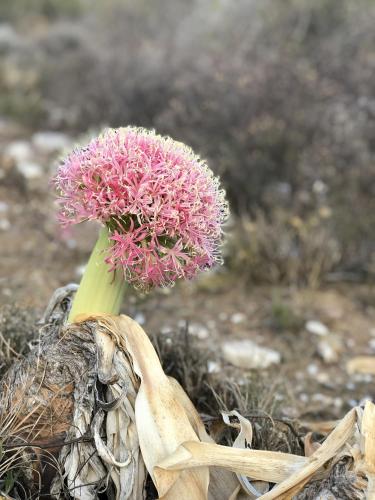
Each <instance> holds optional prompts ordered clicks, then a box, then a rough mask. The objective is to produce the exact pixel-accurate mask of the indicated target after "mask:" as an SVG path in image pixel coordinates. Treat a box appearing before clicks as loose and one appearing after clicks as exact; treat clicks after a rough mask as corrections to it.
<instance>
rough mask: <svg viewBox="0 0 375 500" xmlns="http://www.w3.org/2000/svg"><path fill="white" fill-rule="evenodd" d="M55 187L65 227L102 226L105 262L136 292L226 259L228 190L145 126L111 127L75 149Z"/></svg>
mask: <svg viewBox="0 0 375 500" xmlns="http://www.w3.org/2000/svg"><path fill="white" fill-rule="evenodd" d="M54 182H55V185H56V188H57V191H58V194H59V199H58V203H59V206H60V214H59V217H60V220H61V222H62V223H63V225H65V226H66V225H70V224H74V223H79V222H82V221H84V220H98V221H100V222H101V223H103V224H105V225H106V226H107V227H108V229H109V234H110V239H111V241H112V244H111V246H110V248H109V250H108V254H107V255H106V262H108V263H109V264H110V266H111V269H112V270H113V269H120V270H122V271H123V273H124V277H125V279H126V280H128V281H129V282H132V283H133V284H134V285H135V286H138V287H139V288H142V289H148V288H150V287H152V286H167V285H172V284H173V283H174V281H175V280H176V279H177V278H180V277H187V278H191V277H193V276H194V275H195V274H196V273H197V271H198V270H200V269H205V268H209V267H211V266H213V265H214V264H216V263H218V262H220V261H221V254H220V243H221V238H222V223H223V222H224V221H225V219H226V218H227V214H228V207H227V203H226V201H225V193H224V191H223V190H221V189H220V186H219V181H218V179H217V178H215V177H214V175H213V173H212V171H211V170H210V169H209V168H208V167H207V165H206V164H205V163H204V161H202V160H201V159H200V158H199V157H198V156H196V155H195V154H194V153H193V151H192V150H191V149H190V148H188V147H187V146H185V145H184V144H182V143H180V142H176V141H174V140H172V139H171V138H169V137H162V136H160V135H157V134H156V133H155V132H154V131H147V130H145V129H142V128H135V127H126V128H120V129H107V130H105V131H104V132H103V134H102V135H100V136H99V137H97V138H95V139H93V140H92V141H91V142H90V143H89V144H88V145H87V146H86V147H83V148H79V149H76V150H74V151H73V152H72V153H71V154H70V155H69V156H68V157H67V158H66V160H65V161H64V162H63V163H62V164H61V165H60V166H59V169H58V172H57V175H56V177H55V180H54Z"/></svg>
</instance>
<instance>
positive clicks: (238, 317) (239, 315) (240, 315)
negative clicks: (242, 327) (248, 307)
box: [230, 312, 246, 325]
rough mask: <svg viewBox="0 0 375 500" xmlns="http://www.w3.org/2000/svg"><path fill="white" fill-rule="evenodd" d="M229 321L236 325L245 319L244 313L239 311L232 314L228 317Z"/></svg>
mask: <svg viewBox="0 0 375 500" xmlns="http://www.w3.org/2000/svg"><path fill="white" fill-rule="evenodd" d="M230 320H231V322H232V323H233V324H234V325H238V324H239V323H243V322H244V321H245V320H246V315H245V314H243V313H240V312H237V313H234V314H232V316H231V317H230Z"/></svg>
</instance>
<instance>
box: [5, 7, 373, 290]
mask: <svg viewBox="0 0 375 500" xmlns="http://www.w3.org/2000/svg"><path fill="white" fill-rule="evenodd" d="M34 1H35V2H37V3H38V5H39V7H35V8H34V10H35V11H37V12H40V9H42V10H43V9H44V13H45V12H46V10H45V8H44V7H43V8H42V7H40V6H43V5H45V4H50V5H57V4H58V3H57V2H56V1H54V0H34ZM24 3H25V0H13V1H12V2H10V1H9V0H4V5H3V6H2V8H3V9H4V10H5V11H7V12H12V11H13V9H17V8H19V7H17V6H20V5H23V4H24ZM6 4H9V5H8V7H6ZM61 4H64V2H60V3H59V5H61ZM70 4H72V5H78V6H79V9H78V10H77V12H79V17H77V19H76V20H74V19H71V20H70V22H67V21H66V20H60V18H61V17H64V15H60V14H56V16H55V18H56V19H58V20H57V21H56V22H54V23H50V25H49V26H48V28H47V27H46V26H44V29H42V30H41V29H40V27H39V29H36V28H35V29H34V31H33V30H32V29H30V30H29V32H28V37H29V38H28V44H29V45H30V47H32V51H31V50H30V51H29V52H30V53H29V64H32V66H33V68H34V70H35V71H36V73H37V74H38V78H37V79H36V81H35V84H33V86H32V89H29V90H28V91H27V92H26V94H25V93H24V92H23V91H22V92H23V93H22V92H21V94H22V96H24V95H26V96H28V97H29V96H32V99H31V104H32V106H33V105H34V104H33V103H35V102H37V104H38V106H37V108H38V109H37V112H33V113H31V115H29V112H28V111H27V110H28V107H29V106H30V105H31V104H30V100H29V99H26V101H24V100H23V99H18V98H14V95H13V96H12V92H11V90H10V89H9V87H7V88H6V93H3V96H4V97H3V99H5V98H6V96H9V102H10V103H12V102H13V103H18V104H19V106H18V107H17V106H15V105H14V104H13V105H11V107H12V108H14V107H15V108H16V109H15V110H14V111H13V114H14V115H18V116H20V115H21V114H22V107H23V102H25V104H24V105H25V109H26V111H25V113H24V114H25V115H29V116H31V117H32V118H33V119H34V120H35V124H36V125H37V126H41V124H42V126H43V127H46V126H49V127H52V128H67V127H69V128H71V129H76V130H80V131H81V130H86V129H87V128H88V127H90V126H95V127H97V126H98V125H99V124H106V125H112V126H118V125H122V124H127V123H133V124H137V125H143V126H146V127H156V128H157V129H158V130H159V131H161V132H163V133H167V134H170V135H172V136H173V137H175V138H177V139H180V140H183V141H186V142H187V143H188V144H190V145H191V146H193V147H194V148H195V149H197V150H198V151H200V152H201V154H202V155H203V156H205V157H207V158H208V159H209V161H210V164H211V166H212V167H213V168H214V169H215V171H216V172H217V173H219V174H220V175H221V176H222V178H223V181H224V183H225V186H226V188H227V191H228V196H229V198H230V201H231V206H232V209H233V211H234V212H235V213H237V214H248V215H249V217H250V219H249V220H252V223H255V224H256V227H257V232H256V234H255V236H254V234H252V233H251V232H249V231H248V229H246V231H247V232H246V236H245V235H242V234H240V233H241V231H242V229H243V227H242V226H243V224H244V223H243V221H242V223H241V225H240V229H239V230H238V233H239V236H238V238H237V240H238V241H241V238H243V239H244V240H245V241H247V239H248V240H249V245H250V247H249V250H248V252H247V253H248V254H249V255H252V257H251V259H255V261H256V262H258V266H256V267H257V269H253V270H250V267H251V266H249V262H250V261H249V260H248V261H247V262H248V264H246V266H247V267H246V269H248V272H249V276H252V278H255V277H256V276H254V275H258V277H257V279H259V280H261V279H267V280H268V281H277V280H285V281H290V282H291V281H293V280H294V279H297V280H298V281H301V280H302V281H306V282H309V283H313V282H315V281H317V280H319V279H320V278H319V277H320V276H322V275H323V274H324V273H325V272H327V271H330V270H334V269H340V270H344V271H345V272H349V271H350V272H354V273H357V274H358V273H360V274H361V275H362V276H368V275H369V274H371V273H373V272H374V262H375V257H374V239H373V236H372V234H373V230H372V228H373V227H374V224H375V206H374V203H375V202H374V200H375V196H374V195H375V183H374V182H373V172H374V163H375V159H374V153H375V141H374V136H373V130H374V124H375V123H374V122H375V80H374V78H373V74H374V72H375V57H374V49H373V47H374V46H375V31H374V29H373V26H374V23H375V4H374V2H373V1H372V0H358V1H357V2H352V1H351V0H315V1H314V2H311V1H309V0H283V1H279V2H275V1H272V0H262V2H260V1H259V0H238V1H237V2H235V3H233V2H230V1H228V0H155V1H153V2H148V1H146V0H140V1H139V2H136V1H135V0H108V1H107V2H101V1H99V0H93V1H92V2H90V4H87V3H85V2H84V0H82V1H81V2H79V0H69V1H68V2H67V4H66V5H70ZM4 6H5V7H4ZM38 9H39V10H38ZM47 10H48V9H47ZM52 11H53V8H52ZM73 11H74V8H73ZM8 17H9V16H8ZM51 17H54V16H51ZM0 38H1V37H0ZM0 42H1V40H0ZM17 65H18V66H17V67H18V68H19V67H21V68H23V65H22V61H21V60H18V62H17ZM0 85H1V84H0ZM16 92H19V91H16ZM15 95H16V96H17V93H16V94H15ZM35 96H36V97H37V99H36V100H35ZM0 107H1V103H0ZM19 108H21V109H19ZM2 109H3V110H4V109H5V110H6V108H4V106H2ZM32 109H34V108H33V107H32ZM324 207H325V208H326V210H328V211H329V212H330V214H331V215H330V216H329V217H328V219H329V220H327V218H326V219H324V217H320V216H319V213H320V212H319V211H320V210H321V209H322V208H324ZM278 212H280V213H278ZM262 213H264V214H267V216H265V215H260V214H262ZM291 214H293V215H295V216H296V217H297V218H299V220H301V221H302V227H303V228H305V230H306V231H305V233H303V231H302V229H301V228H300V229H298V230H297V228H295V227H293V225H291V223H290V219H291V217H292V215H291ZM317 214H318V216H317ZM316 217H317V220H318V224H317V225H312V224H311V220H315V219H316ZM254 221H255V222H254ZM246 227H247V226H246ZM275 235H277V237H276V236H275ZM252 237H255V238H256V240H255V241H253V240H252ZM332 242H334V246H335V252H334V257H332V256H331V255H330V253H331V251H332V250H331V246H330V245H332V244H333V243H332ZM278 245H279V246H280V247H279V249H278V250H277V247H278ZM307 245H308V246H307ZM325 245H328V246H327V247H325ZM289 251H290V254H289V253H288V252H289ZM324 254H327V255H324ZM261 255H264V256H265V257H266V258H267V260H266V261H265V262H270V267H272V269H266V267H267V266H266V265H263V266H260V265H259V262H260V260H259V259H261ZM336 255H339V256H340V257H339V258H338V257H336ZM255 256H256V257H255ZM271 257H272V258H274V259H275V260H274V261H271V260H270V258H271ZM298 259H301V262H299V263H298V262H295V261H297V260H298ZM303 259H304V260H303ZM313 259H317V261H316V263H315V264H314V266H313ZM245 260H246V259H245ZM305 268H307V269H305ZM268 273H270V274H268ZM261 275H264V278H261ZM303 275H305V277H304V278H302V276H303Z"/></svg>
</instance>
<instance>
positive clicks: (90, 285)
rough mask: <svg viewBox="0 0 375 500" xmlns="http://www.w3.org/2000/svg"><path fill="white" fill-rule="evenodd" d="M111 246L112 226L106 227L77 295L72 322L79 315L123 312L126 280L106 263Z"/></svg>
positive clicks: (71, 317) (71, 315)
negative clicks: (110, 231) (110, 270)
mask: <svg viewBox="0 0 375 500" xmlns="http://www.w3.org/2000/svg"><path fill="white" fill-rule="evenodd" d="M110 245H111V242H110V240H109V237H108V229H107V228H106V227H104V228H102V229H101V231H100V234H99V238H98V241H97V242H96V245H95V247H94V249H93V251H92V254H91V256H90V259H89V261H88V263H87V266H86V269H85V272H84V274H83V277H82V280H81V283H80V285H79V288H78V291H77V293H76V296H75V297H74V300H73V304H72V309H71V311H70V314H69V319H68V321H69V322H70V323H71V322H73V321H74V319H75V318H76V317H77V316H78V315H79V314H95V313H108V314H114V315H117V314H119V312H120V307H121V303H122V299H123V296H124V292H125V288H126V282H125V280H124V277H123V276H122V274H121V272H109V269H108V265H107V264H106V263H105V261H104V260H105V254H106V250H107V249H108V248H109V246H110Z"/></svg>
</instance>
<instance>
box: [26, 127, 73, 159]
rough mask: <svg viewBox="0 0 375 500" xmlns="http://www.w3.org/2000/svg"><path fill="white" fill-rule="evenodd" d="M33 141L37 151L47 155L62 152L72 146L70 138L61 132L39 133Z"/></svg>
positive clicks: (34, 136)
mask: <svg viewBox="0 0 375 500" xmlns="http://www.w3.org/2000/svg"><path fill="white" fill-rule="evenodd" d="M31 140H32V143H33V146H34V147H35V149H37V150H38V151H39V152H40V153H43V154H47V155H49V154H53V153H56V152H58V151H61V150H63V149H64V148H66V147H68V146H69V144H70V139H69V137H68V136H67V135H65V134H62V133H61V132H37V133H36V134H34V135H33V137H32V139H31Z"/></svg>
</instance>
